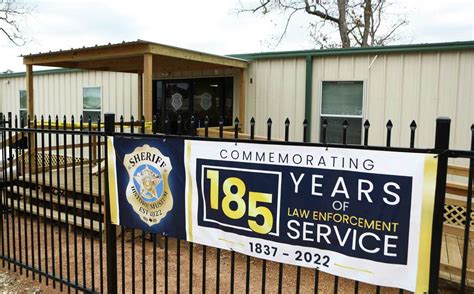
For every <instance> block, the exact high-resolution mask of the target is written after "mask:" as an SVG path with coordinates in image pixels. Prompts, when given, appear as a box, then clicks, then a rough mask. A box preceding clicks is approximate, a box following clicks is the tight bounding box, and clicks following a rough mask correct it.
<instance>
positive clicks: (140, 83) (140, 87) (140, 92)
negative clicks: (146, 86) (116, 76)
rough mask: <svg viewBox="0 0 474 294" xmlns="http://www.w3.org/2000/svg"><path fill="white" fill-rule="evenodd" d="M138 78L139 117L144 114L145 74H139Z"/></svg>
mask: <svg viewBox="0 0 474 294" xmlns="http://www.w3.org/2000/svg"><path fill="white" fill-rule="evenodd" d="M137 78H138V79H137V80H138V82H137V83H138V93H137V102H138V117H139V118H140V117H142V115H143V74H141V73H139V74H137Z"/></svg>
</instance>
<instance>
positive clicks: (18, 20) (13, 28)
mask: <svg viewBox="0 0 474 294" xmlns="http://www.w3.org/2000/svg"><path fill="white" fill-rule="evenodd" d="M30 10H31V9H30V8H29V7H28V6H27V5H25V4H24V3H23V2H22V1H20V0H0V32H2V33H3V35H4V36H6V37H7V38H8V39H9V40H10V42H12V43H13V44H15V45H24V44H25V42H26V38H25V35H24V33H23V30H22V26H21V24H22V22H23V21H24V18H25V16H26V15H28V14H29V13H30Z"/></svg>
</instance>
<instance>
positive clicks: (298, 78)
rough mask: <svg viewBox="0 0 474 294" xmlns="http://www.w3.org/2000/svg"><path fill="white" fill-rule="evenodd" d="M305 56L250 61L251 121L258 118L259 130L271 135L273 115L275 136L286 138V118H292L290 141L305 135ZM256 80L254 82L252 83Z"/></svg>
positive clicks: (247, 108)
mask: <svg viewBox="0 0 474 294" xmlns="http://www.w3.org/2000/svg"><path fill="white" fill-rule="evenodd" d="M305 72H306V65H305V59H304V58H289V59H269V60H257V61H255V62H252V63H251V64H250V67H249V69H248V72H247V83H246V91H247V96H246V97H247V100H246V114H247V122H245V124H246V128H245V131H246V132H249V131H250V128H249V121H250V119H251V118H252V117H254V118H255V133H256V135H259V136H266V134H267V119H268V118H269V117H271V118H272V121H273V125H272V137H273V138H275V139H282V138H284V135H285V125H284V121H285V119H286V118H289V120H290V123H291V124H290V140H297V141H300V140H302V138H303V128H302V123H303V120H304V99H305V96H304V95H305ZM250 79H252V83H250Z"/></svg>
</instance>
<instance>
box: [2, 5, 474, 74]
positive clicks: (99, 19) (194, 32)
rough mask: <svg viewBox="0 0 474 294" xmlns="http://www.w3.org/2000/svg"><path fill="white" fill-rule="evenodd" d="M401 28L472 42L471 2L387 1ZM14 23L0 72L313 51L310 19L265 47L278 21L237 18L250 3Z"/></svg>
mask: <svg viewBox="0 0 474 294" xmlns="http://www.w3.org/2000/svg"><path fill="white" fill-rule="evenodd" d="M392 1H393V2H395V6H394V13H398V12H404V13H405V14H406V17H407V19H408V21H409V24H408V25H407V26H406V27H404V28H403V30H402V31H401V32H400V35H401V36H402V38H401V40H399V41H397V44H398V43H401V44H408V43H410V44H417V43H435V42H450V41H466V40H474V1H473V0H449V1H445V0H392ZM26 2H27V5H28V6H30V7H31V9H32V12H31V14H30V15H29V16H27V17H26V18H25V19H24V21H23V22H22V29H23V31H24V34H25V36H26V38H27V39H28V40H29V42H28V43H27V44H26V45H24V46H16V45H14V44H12V43H9V42H8V40H7V39H6V38H5V37H3V36H1V35H0V72H4V71H5V70H7V69H10V70H13V71H24V65H23V64H22V60H21V58H20V57H18V56H19V55H21V54H29V53H37V52H47V51H49V50H53V51H54V50H59V49H70V48H76V47H82V46H86V47H87V46H94V45H95V44H99V45H103V44H107V43H109V42H110V43H117V42H122V41H134V40H137V39H143V40H148V41H153V42H158V43H163V44H168V45H173V46H177V47H184V48H188V49H193V50H198V51H204V52H209V53H214V54H221V55H225V54H232V53H249V52H262V51H284V50H304V49H312V48H314V46H315V45H314V44H313V43H312V42H311V40H310V38H309V37H308V34H307V24H308V22H309V21H310V20H311V16H308V15H305V14H304V13H300V14H299V15H296V17H295V18H294V21H293V22H292V23H291V24H290V27H289V30H288V33H287V36H286V37H285V39H284V40H283V42H282V43H281V44H280V45H279V46H278V47H276V48H275V47H273V46H270V47H269V44H268V43H269V41H270V37H271V36H272V34H275V33H278V32H279V31H280V30H281V29H282V26H283V24H284V19H285V18H284V16H283V15H281V14H278V13H272V14H269V15H265V16H263V15H262V14H251V13H245V14H238V13H236V9H237V8H239V7H241V5H244V6H252V3H256V2H258V0H257V1H256V0H240V1H239V0H199V1H196V0H174V1H165V0H148V1H145V0H133V1H130V0H127V1H122V0H110V1H106V0H103V1H98V0H97V1H92V0H82V1H76V0H37V1H31V0H30V1H28V0H26Z"/></svg>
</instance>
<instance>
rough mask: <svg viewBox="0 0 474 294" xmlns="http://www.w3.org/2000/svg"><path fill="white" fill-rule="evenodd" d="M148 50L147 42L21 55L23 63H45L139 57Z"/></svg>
mask: <svg viewBox="0 0 474 294" xmlns="http://www.w3.org/2000/svg"><path fill="white" fill-rule="evenodd" d="M148 50H149V48H148V46H147V44H127V45H124V46H122V47H117V46H112V47H99V48H86V49H76V50H68V51H60V52H52V53H43V54H35V55H28V56H23V63H24V64H36V65H45V64H48V63H55V62H79V61H90V60H104V59H111V58H124V57H139V56H141V55H142V54H144V53H147V52H148Z"/></svg>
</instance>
